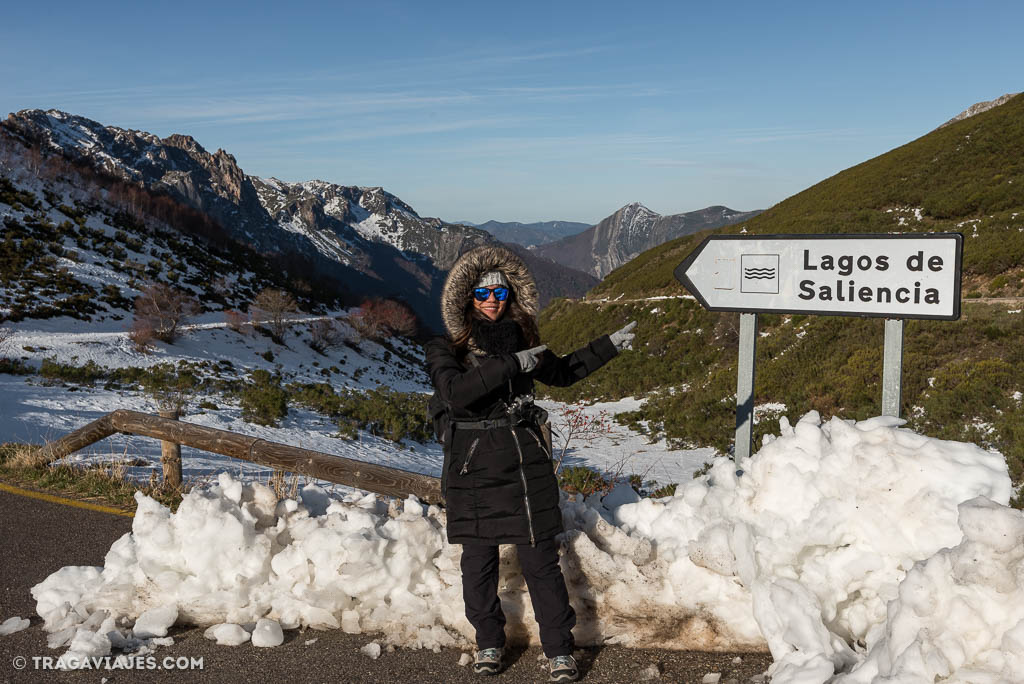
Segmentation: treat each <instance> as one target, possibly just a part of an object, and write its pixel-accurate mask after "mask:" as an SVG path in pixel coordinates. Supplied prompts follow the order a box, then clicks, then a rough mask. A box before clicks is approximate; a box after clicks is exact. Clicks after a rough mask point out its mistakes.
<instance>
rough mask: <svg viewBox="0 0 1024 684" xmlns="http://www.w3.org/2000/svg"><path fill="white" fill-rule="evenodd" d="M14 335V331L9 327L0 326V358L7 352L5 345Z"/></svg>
mask: <svg viewBox="0 0 1024 684" xmlns="http://www.w3.org/2000/svg"><path fill="white" fill-rule="evenodd" d="M12 337H14V331H13V330H11V329H10V328H0V359H2V358H3V357H4V355H5V354H6V353H7V346H8V345H9V344H10V342H11V338H12Z"/></svg>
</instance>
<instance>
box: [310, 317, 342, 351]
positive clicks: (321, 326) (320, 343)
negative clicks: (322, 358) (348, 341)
mask: <svg viewBox="0 0 1024 684" xmlns="http://www.w3.org/2000/svg"><path fill="white" fill-rule="evenodd" d="M309 337H310V340H309V346H310V347H312V348H313V349H314V350H315V351H318V352H320V353H323V352H324V351H325V350H327V349H330V348H331V347H338V346H341V345H342V344H344V342H345V333H344V331H343V330H342V329H341V327H340V326H339V325H338V323H337V322H336V321H333V320H331V319H329V318H322V319H320V320H316V321H313V322H311V323H310V324H309Z"/></svg>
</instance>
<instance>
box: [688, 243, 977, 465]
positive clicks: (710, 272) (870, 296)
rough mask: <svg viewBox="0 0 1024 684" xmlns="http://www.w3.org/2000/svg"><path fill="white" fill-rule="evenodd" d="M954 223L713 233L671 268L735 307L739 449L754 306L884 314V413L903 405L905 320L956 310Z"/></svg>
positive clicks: (749, 405)
mask: <svg viewBox="0 0 1024 684" xmlns="http://www.w3.org/2000/svg"><path fill="white" fill-rule="evenodd" d="M962 256H963V235H961V234H960V233H903V234H898V235H888V234H872V235H713V236H711V237H709V238H707V239H705V240H704V242H702V243H701V244H700V245H699V246H698V247H697V249H695V250H694V251H693V252H692V253H691V254H690V255H689V256H688V257H687V258H686V260H685V261H683V263H681V264H679V266H678V267H676V270H675V276H676V278H677V279H678V280H679V281H680V282H681V283H682V284H683V285H685V286H686V288H687V289H688V290H689V291H690V292H692V293H693V296H694V297H696V298H697V301H699V302H700V303H701V304H702V305H703V306H704V308H706V309H708V310H709V311H738V312H740V357H739V370H738V375H737V380H736V448H735V454H736V458H737V459H739V458H742V457H743V456H746V455H749V454H750V446H751V445H750V438H751V432H752V427H753V408H754V405H753V404H754V351H755V348H756V337H757V314H758V313H797V314H814V315H826V316H874V317H881V318H885V319H886V321H885V348H884V349H885V354H884V362H883V363H884V366H883V369H882V414H883V415H890V416H898V415H899V412H900V399H901V398H900V393H901V387H900V378H901V375H902V370H903V320H904V319H907V318H922V319H935V320H956V319H958V318H960V266H961V262H962Z"/></svg>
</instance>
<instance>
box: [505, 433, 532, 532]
mask: <svg viewBox="0 0 1024 684" xmlns="http://www.w3.org/2000/svg"><path fill="white" fill-rule="evenodd" d="M509 430H511V431H512V441H514V442H515V443H516V453H518V454H519V477H520V478H521V479H522V481H523V502H524V503H525V504H526V524H527V525H529V526H530V546H536V545H537V542H536V540H535V539H534V537H533V513H532V512H530V490H529V488H528V487H527V486H526V473H525V472H524V471H523V449H522V447H520V446H519V437H518V436H517V435H516V429H515V426H510V427H509Z"/></svg>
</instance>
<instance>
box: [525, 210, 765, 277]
mask: <svg viewBox="0 0 1024 684" xmlns="http://www.w3.org/2000/svg"><path fill="white" fill-rule="evenodd" d="M759 213H761V212H760V211H735V210H733V209H729V208H728V207H723V206H713V207H707V208H706V209H700V210H698V211H690V212H686V213H684V214H672V215H669V216H662V215H661V214H658V213H656V212H653V211H651V210H650V209H648V208H647V207H645V206H644V205H642V204H640V203H638V202H634V203H632V204H627V205H626V206H624V207H622V208H621V209H619V210H618V211H616V212H615V213H614V214H612V215H611V216H609V217H608V218H606V219H604V220H603V221H601V222H600V223H598V224H597V225H596V226H592V227H590V228H587V229H586V230H584V231H583V232H581V233H577V234H576V235H571V236H569V237H566V238H563V239H561V240H557V241H555V242H550V243H548V244H545V245H540V246H538V247H535V248H534V250H533V251H534V252H535V253H536V254H539V255H540V256H543V257H546V258H548V259H551V260H552V261H556V262H558V263H560V264H563V265H565V266H569V267H571V268H576V269H579V270H581V271H586V272H587V273H590V274H592V275H594V276H596V277H597V278H604V277H605V276H606V275H608V274H609V273H610V272H612V271H614V270H615V269H616V268H618V267H619V266H621V265H622V264H624V263H626V262H627V261H629V260H630V259H632V258H634V257H636V256H637V255H638V254H640V253H641V252H644V251H646V250H648V249H651V248H652V247H656V246H658V245H660V244H662V243H665V242H668V241H669V240H673V239H675V238H677V237H682V236H683V235H691V234H693V233H698V232H700V231H702V230H707V229H709V228H719V227H721V226H727V225H730V224H733V223H738V222H740V221H745V220H747V219H748V218H751V217H753V216H756V215H757V214H759Z"/></svg>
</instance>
